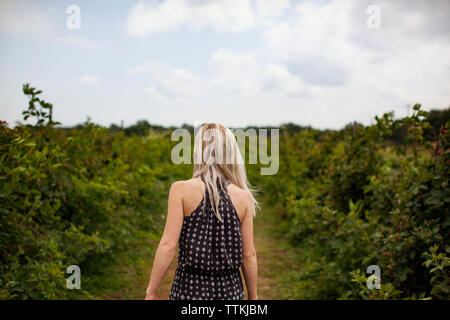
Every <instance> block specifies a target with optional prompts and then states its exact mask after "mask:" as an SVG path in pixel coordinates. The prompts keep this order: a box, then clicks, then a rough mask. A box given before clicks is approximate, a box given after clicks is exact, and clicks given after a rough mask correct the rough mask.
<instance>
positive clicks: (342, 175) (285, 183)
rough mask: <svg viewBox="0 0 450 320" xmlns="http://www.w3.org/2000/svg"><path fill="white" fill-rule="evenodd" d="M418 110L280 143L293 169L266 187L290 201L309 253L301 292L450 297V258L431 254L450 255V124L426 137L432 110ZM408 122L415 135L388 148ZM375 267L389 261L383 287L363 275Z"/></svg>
mask: <svg viewBox="0 0 450 320" xmlns="http://www.w3.org/2000/svg"><path fill="white" fill-rule="evenodd" d="M414 110H415V112H414V114H413V115H412V116H411V117H405V118H403V119H401V120H397V121H393V119H392V117H393V114H392V113H388V114H385V115H383V117H382V118H378V117H376V123H375V124H374V125H371V126H367V127H364V126H361V125H357V124H353V125H349V126H347V127H345V128H344V129H342V130H340V131H336V132H328V133H326V134H323V135H319V136H317V135H316V134H315V133H314V132H313V131H312V130H304V131H302V132H301V133H299V134H296V135H293V136H287V137H285V139H284V141H283V142H284V143H282V144H280V146H281V149H282V150H280V154H281V157H282V160H280V163H281V164H280V168H282V167H283V166H284V167H286V168H288V169H281V170H280V174H279V175H278V176H276V177H268V178H267V179H266V182H265V185H264V189H266V192H267V195H268V196H269V197H270V198H271V200H272V203H275V202H278V203H281V204H282V205H283V207H284V211H285V213H284V215H283V216H282V217H284V223H283V225H284V226H285V228H286V231H287V232H288V233H289V235H290V237H291V239H292V241H293V243H294V245H295V246H297V247H298V249H299V254H302V255H303V256H304V259H305V263H304V265H305V268H304V269H303V270H302V271H301V272H300V274H299V277H298V287H299V288H301V289H300V291H301V292H299V294H300V297H303V298H308V299H310V298H312V299H359V298H367V299H374V298H375V299H388V298H394V299H401V298H405V299H406V298H437V299H448V298H450V296H449V294H448V290H445V288H448V265H447V263H448V261H447V260H446V258H445V256H443V255H444V253H441V255H440V256H439V255H438V254H435V253H434V255H433V253H430V252H429V250H430V248H435V246H439V248H442V249H443V250H444V252H446V253H449V252H450V246H449V243H448V235H449V231H450V230H449V226H450V215H449V212H448V208H449V202H450V191H449V185H448V183H449V176H450V175H449V172H448V169H449V162H450V160H449V159H450V157H449V137H450V136H449V133H448V132H447V128H448V127H449V123H448V122H447V124H446V127H445V128H444V127H443V128H441V131H440V132H439V133H438V134H437V135H436V136H438V138H437V140H436V141H434V142H433V144H434V148H433V145H432V144H431V143H430V142H429V141H428V140H427V139H425V138H424V132H425V131H426V130H430V126H429V124H428V123H427V122H426V121H425V117H426V115H427V113H426V112H425V111H423V110H421V108H420V105H416V106H414ZM398 126H401V127H403V128H406V130H405V140H404V141H403V143H402V144H401V145H399V146H394V147H389V146H386V143H385V140H384V139H383V137H385V136H386V135H389V134H390V133H391V132H392V130H394V129H395V128H397V127H398ZM282 161H285V163H284V162H282ZM263 183H264V181H263ZM430 254H431V255H433V257H434V258H433V259H434V260H429V259H430ZM427 257H428V260H427V261H428V262H427V263H426V264H424V262H425V260H426V259H427ZM437 257H439V258H437ZM447 259H448V258H447ZM430 261H433V262H430ZM431 263H433V264H434V265H435V268H434V269H432V271H431V273H430V270H428V268H427V266H428V265H430V264H431ZM369 265H378V266H380V268H381V273H382V275H381V279H382V289H381V290H379V291H378V290H369V289H367V288H366V285H365V280H364V281H363V279H365V276H364V275H361V274H360V270H361V269H362V270H365V269H366V268H367V267H368V266H369Z"/></svg>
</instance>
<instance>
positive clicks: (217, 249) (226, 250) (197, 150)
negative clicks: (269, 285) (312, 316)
mask: <svg viewBox="0 0 450 320" xmlns="http://www.w3.org/2000/svg"><path fill="white" fill-rule="evenodd" d="M257 205H258V203H257V201H256V200H255V198H254V196H253V195H252V192H251V190H250V188H249V186H248V182H247V178H246V172H245V166H244V162H243V159H242V156H241V154H240V152H239V148H238V145H237V143H236V139H235V137H234V135H233V133H232V132H231V130H230V129H228V128H226V127H224V126H222V125H220V124H214V123H213V124H206V125H204V126H202V127H201V128H200V129H199V131H198V132H197V135H196V137H195V142H194V175H193V178H192V179H190V180H186V181H178V182H175V183H173V184H172V186H171V188H170V192H169V205H168V214H167V220H166V225H165V228H164V233H163V236H162V238H161V241H160V243H159V246H158V249H157V251H156V256H155V260H154V262H153V268H152V273H151V276H150V282H149V285H148V288H147V295H146V299H147V300H154V299H157V296H156V290H157V288H158V286H159V284H160V283H161V280H162V278H163V277H164V275H165V273H166V271H167V269H168V267H169V265H170V263H171V262H172V259H173V257H174V255H175V251H176V248H177V244H179V256H178V266H177V269H176V272H175V279H174V281H173V284H172V288H171V291H170V296H169V299H171V300H180V299H187V300H193V299H209V300H218V299H219V300H232V299H244V289H243V285H242V279H241V275H240V272H239V268H240V267H242V271H243V274H244V278H245V283H246V286H247V292H248V298H249V299H252V300H256V299H258V295H257V291H256V282H257V261H256V251H255V246H254V243H253V217H254V214H255V206H257Z"/></svg>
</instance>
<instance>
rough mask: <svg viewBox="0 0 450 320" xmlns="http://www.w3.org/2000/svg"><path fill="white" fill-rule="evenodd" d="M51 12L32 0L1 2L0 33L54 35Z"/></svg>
mask: <svg viewBox="0 0 450 320" xmlns="http://www.w3.org/2000/svg"><path fill="white" fill-rule="evenodd" d="M50 15H51V12H50V10H48V9H47V8H45V7H44V6H43V5H42V4H40V3H36V2H35V1H31V0H16V1H0V32H2V33H8V34H32V35H35V34H43V35H48V34H51V33H52V29H53V26H52V24H51V22H50V20H51V19H50Z"/></svg>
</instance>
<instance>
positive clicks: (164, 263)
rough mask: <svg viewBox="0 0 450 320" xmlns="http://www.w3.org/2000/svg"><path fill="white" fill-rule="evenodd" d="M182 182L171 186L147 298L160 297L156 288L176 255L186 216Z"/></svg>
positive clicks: (154, 298)
mask: <svg viewBox="0 0 450 320" xmlns="http://www.w3.org/2000/svg"><path fill="white" fill-rule="evenodd" d="M182 183H183V182H181V181H179V182H175V183H173V184H172V186H171V187H170V192H169V204H168V210H167V220H166V225H165V227H164V233H163V235H162V237H161V241H160V242H159V245H158V249H157V250H156V255H155V259H154V261H153V267H152V273H151V275H150V282H149V284H148V288H147V292H146V297H145V299H146V300H156V299H158V298H157V296H156V289H157V288H158V287H159V284H160V283H161V280H162V279H163V277H164V275H165V274H166V272H167V269H168V268H169V265H170V263H171V262H172V260H173V257H174V256H175V252H176V249H177V245H178V239H179V238H180V232H181V227H182V226H183V217H184V214H183V198H182V190H181V187H182Z"/></svg>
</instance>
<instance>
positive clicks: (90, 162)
mask: <svg viewBox="0 0 450 320" xmlns="http://www.w3.org/2000/svg"><path fill="white" fill-rule="evenodd" d="M172 146H173V143H172V142H171V141H170V136H168V133H167V132H166V133H164V132H162V133H158V134H154V135H151V136H148V137H145V138H142V137H138V136H135V135H132V136H125V134H124V133H123V132H117V133H111V132H109V131H108V129H106V128H102V127H99V126H96V125H94V124H92V123H91V122H89V121H88V122H86V123H84V124H83V125H82V126H78V127H77V128H73V129H71V130H59V129H56V128H54V126H53V125H52V124H51V123H50V122H49V123H47V124H44V123H43V122H40V123H38V124H37V125H36V126H24V125H21V126H16V127H15V128H14V129H11V128H9V127H8V126H7V125H6V123H4V122H2V123H1V124H0V154H1V157H0V299H67V298H92V297H93V296H92V294H91V292H90V290H89V288H90V287H89V283H90V280H91V279H93V278H95V276H96V275H98V274H101V273H102V269H104V267H106V266H108V265H111V264H113V263H120V261H115V257H116V256H117V253H118V252H123V251H125V250H128V251H129V252H130V253H133V252H135V250H133V246H134V245H135V244H136V243H142V241H143V240H145V239H154V240H159V235H160V232H161V228H162V221H163V219H164V216H165V208H166V205H167V204H166V203H167V193H168V190H169V187H170V184H171V183H172V182H173V181H174V180H177V179H183V178H186V174H188V175H189V170H187V168H186V167H183V166H179V165H174V164H173V163H172V162H171V160H170V154H171V148H172ZM69 265H78V266H79V267H80V268H81V275H82V278H81V279H82V286H81V290H68V289H67V287H66V279H67V277H68V274H66V273H65V272H66V268H67V266H69Z"/></svg>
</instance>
